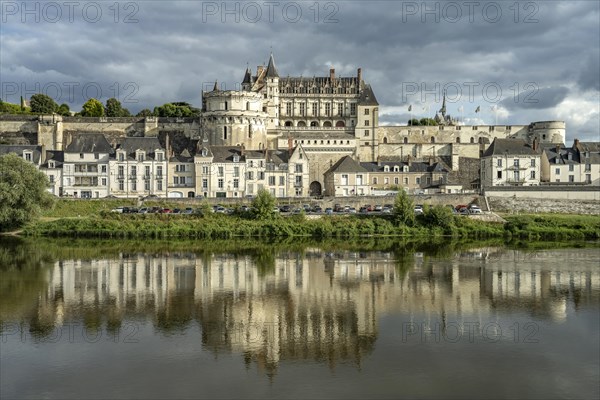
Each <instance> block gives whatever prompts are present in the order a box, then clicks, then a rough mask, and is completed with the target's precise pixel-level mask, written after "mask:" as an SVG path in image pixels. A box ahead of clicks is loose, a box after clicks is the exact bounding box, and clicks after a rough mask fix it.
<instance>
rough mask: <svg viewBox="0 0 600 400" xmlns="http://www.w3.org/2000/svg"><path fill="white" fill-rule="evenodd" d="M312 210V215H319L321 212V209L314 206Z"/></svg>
mask: <svg viewBox="0 0 600 400" xmlns="http://www.w3.org/2000/svg"><path fill="white" fill-rule="evenodd" d="M312 210H313V212H314V213H319V214H320V213H322V212H323V209H322V208H321V207H320V206H314V207H313V209H312Z"/></svg>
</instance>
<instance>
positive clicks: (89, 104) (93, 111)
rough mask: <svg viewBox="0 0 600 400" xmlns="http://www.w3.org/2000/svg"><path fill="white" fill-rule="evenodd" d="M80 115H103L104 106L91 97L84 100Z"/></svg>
mask: <svg viewBox="0 0 600 400" xmlns="http://www.w3.org/2000/svg"><path fill="white" fill-rule="evenodd" d="M81 116H82V117H103V116H104V106H103V105H102V103H100V101H98V100H96V99H94V98H91V99H89V100H88V101H86V102H85V104H84V105H83V107H82V110H81Z"/></svg>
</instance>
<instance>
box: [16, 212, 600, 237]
mask: <svg viewBox="0 0 600 400" xmlns="http://www.w3.org/2000/svg"><path fill="white" fill-rule="evenodd" d="M505 218H506V220H507V221H508V223H506V224H502V223H495V222H484V221H478V220H474V219H471V218H468V217H464V216H455V217H452V218H451V219H449V220H444V221H431V220H427V219H426V218H417V222H416V223H415V225H414V226H410V227H409V226H404V225H397V224H396V223H395V222H394V220H393V216H386V215H368V216H363V215H343V216H337V215H334V216H322V217H320V218H316V219H307V218H305V217H304V216H302V215H297V216H290V217H281V216H275V217H274V218H272V219H266V220H256V219H251V218H248V217H244V216H236V215H222V214H209V215H206V216H200V215H169V214H134V215H121V214H113V213H107V212H100V214H91V215H87V216H84V217H72V216H69V217H65V218H57V217H54V218H48V217H47V218H45V220H40V221H37V222H34V223H31V224H29V225H28V226H26V227H25V228H24V230H23V234H24V235H27V236H48V237H80V238H128V239H142V238H155V239H164V238H190V239H198V238H203V239H230V238H256V237H263V238H273V237H306V238H360V237H369V236H376V237H396V236H399V237H404V236H410V237H454V238H461V239H467V238H469V239H486V238H519V239H526V240H597V239H600V216H598V215H587V216H578V215H559V214H540V215H511V216H506V217H505Z"/></svg>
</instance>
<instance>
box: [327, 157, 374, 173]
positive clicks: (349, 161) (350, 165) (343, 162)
mask: <svg viewBox="0 0 600 400" xmlns="http://www.w3.org/2000/svg"><path fill="white" fill-rule="evenodd" d="M343 172H350V173H353V172H369V171H367V169H366V168H365V167H363V166H362V165H361V164H359V163H358V162H357V161H356V160H354V159H353V158H352V157H350V156H345V157H342V158H340V159H339V160H338V161H337V162H336V163H335V164H333V165H332V166H331V168H329V169H328V170H327V172H325V173H326V174H330V173H343Z"/></svg>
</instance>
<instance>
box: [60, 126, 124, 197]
mask: <svg viewBox="0 0 600 400" xmlns="http://www.w3.org/2000/svg"><path fill="white" fill-rule="evenodd" d="M113 154H114V149H113V148H112V147H111V145H110V144H109V143H108V141H107V140H106V138H105V137H104V135H103V134H101V133H77V134H73V136H72V139H71V142H70V143H69V145H67V147H66V148H65V152H64V163H63V195H67V196H73V197H78V198H100V197H106V196H108V195H109V193H110V191H109V161H110V158H111V156H112V155H113Z"/></svg>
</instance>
